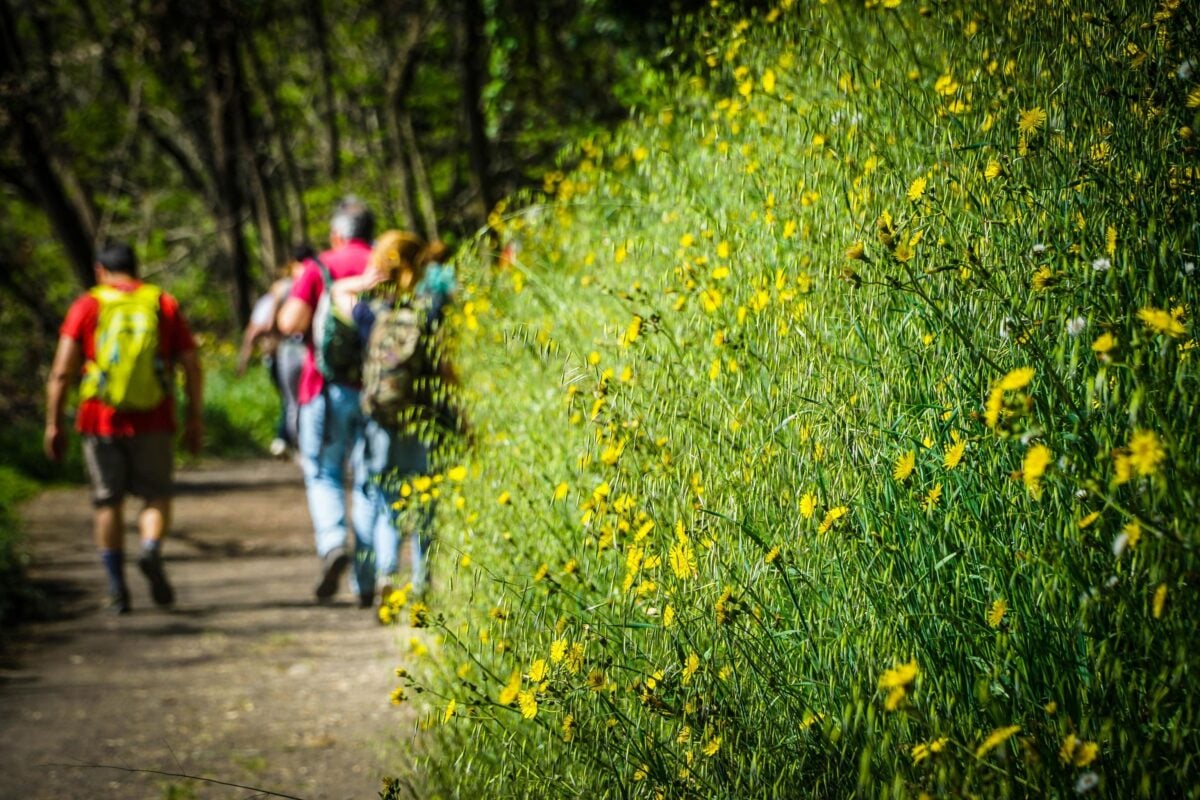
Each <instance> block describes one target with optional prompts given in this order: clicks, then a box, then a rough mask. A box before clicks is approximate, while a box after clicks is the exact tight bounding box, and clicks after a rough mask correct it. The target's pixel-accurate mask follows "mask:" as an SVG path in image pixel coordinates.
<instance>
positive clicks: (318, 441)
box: [300, 384, 374, 593]
mask: <svg viewBox="0 0 1200 800" xmlns="http://www.w3.org/2000/svg"><path fill="white" fill-rule="evenodd" d="M362 453H363V415H362V411H360V410H359V407H358V390H357V389H352V388H350V387H348V386H341V385H338V384H329V385H327V386H326V387H325V390H324V391H323V392H322V393H321V394H319V395H317V396H316V397H314V398H313V399H312V400H310V401H308V402H307V403H305V404H304V405H302V406H301V407H300V463H301V466H302V468H303V470H304V489H305V492H306V494H307V495H308V513H309V516H311V517H312V523H313V533H314V535H315V537H316V543H317V555H318V556H321V557H322V558H324V557H325V556H326V555H328V554H329V552H330V551H332V550H334V549H335V548H337V547H345V546H346V518H347V514H346V489H345V486H346V481H345V475H346V472H345V470H346V462H347V460H349V463H350V469H351V471H352V473H353V475H354V494H353V498H352V501H351V502H352V508H351V510H352V513H353V517H352V518H351V522H352V526H351V527H352V531H353V533H354V541H355V549H356V550H357V548H358V547H359V545H360V543H361V542H362V541H363V538H364V536H367V535H369V534H370V532H371V530H372V529H373V526H374V510H373V506H372V503H371V499H370V498H369V497H368V496H367V494H366V486H367V476H366V470H365V469H364V468H363V463H362ZM351 583H352V586H351V588H353V589H355V590H357V591H358V592H359V593H366V592H370V591H371V590H372V589H373V588H374V581H373V580H368V581H367V582H366V583H365V584H364V583H363V582H361V581H359V580H356V579H355V578H352V579H351Z"/></svg>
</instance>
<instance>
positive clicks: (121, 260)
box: [96, 242, 137, 278]
mask: <svg viewBox="0 0 1200 800" xmlns="http://www.w3.org/2000/svg"><path fill="white" fill-rule="evenodd" d="M96 262H97V263H99V264H100V266H102V267H104V268H105V269H106V270H108V271H109V272H120V273H123V274H125V275H128V276H130V277H131V278H136V277H137V257H136V256H135V255H134V254H133V248H132V247H130V246H129V245H127V244H125V242H109V243H108V244H106V245H104V249H103V250H101V251H100V252H99V253H97V254H96Z"/></svg>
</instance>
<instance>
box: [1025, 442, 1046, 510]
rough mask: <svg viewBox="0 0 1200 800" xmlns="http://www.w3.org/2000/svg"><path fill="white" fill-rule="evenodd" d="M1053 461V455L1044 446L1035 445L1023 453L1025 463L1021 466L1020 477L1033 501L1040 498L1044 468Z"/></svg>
mask: <svg viewBox="0 0 1200 800" xmlns="http://www.w3.org/2000/svg"><path fill="white" fill-rule="evenodd" d="M1053 460H1054V453H1053V452H1052V451H1051V450H1050V448H1049V447H1047V446H1046V445H1044V444H1035V445H1034V446H1033V447H1031V448H1029V450H1027V451H1026V452H1025V461H1024V463H1023V464H1022V466H1021V477H1022V480H1024V481H1025V488H1026V489H1028V490H1029V494H1031V495H1032V496H1033V498H1034V499H1035V500H1039V499H1041V496H1042V476H1043V475H1045V474H1046V468H1047V467H1048V466H1050V462H1051V461H1053Z"/></svg>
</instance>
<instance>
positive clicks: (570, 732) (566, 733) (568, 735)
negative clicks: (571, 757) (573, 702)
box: [562, 714, 575, 742]
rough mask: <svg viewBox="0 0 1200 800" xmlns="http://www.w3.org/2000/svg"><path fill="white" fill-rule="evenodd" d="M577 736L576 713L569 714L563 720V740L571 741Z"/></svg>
mask: <svg viewBox="0 0 1200 800" xmlns="http://www.w3.org/2000/svg"><path fill="white" fill-rule="evenodd" d="M574 738H575V715H574V714H567V715H566V716H565V717H563V721H562V740H563V741H564V742H569V741H571V740H572V739H574Z"/></svg>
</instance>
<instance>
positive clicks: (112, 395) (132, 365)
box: [80, 284, 167, 411]
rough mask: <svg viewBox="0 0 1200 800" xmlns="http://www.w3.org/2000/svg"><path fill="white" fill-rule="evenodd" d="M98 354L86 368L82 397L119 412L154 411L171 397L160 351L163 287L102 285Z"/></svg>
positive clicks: (94, 291)
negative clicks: (159, 338)
mask: <svg viewBox="0 0 1200 800" xmlns="http://www.w3.org/2000/svg"><path fill="white" fill-rule="evenodd" d="M91 295H92V297H95V298H96V301H97V302H98V303H99V304H100V317H99V319H98V320H97V322H96V354H95V358H94V359H93V360H91V361H89V362H88V363H87V365H86V366H85V367H84V376H83V382H82V384H81V386H80V396H81V397H83V398H93V397H94V398H96V399H98V400H100V401H101V402H102V403H104V404H105V405H107V406H112V407H113V408H115V409H117V410H119V411H149V410H150V409H152V408H157V407H158V405H159V404H160V403H162V401H163V400H164V399H165V398H166V396H167V394H166V392H167V390H166V380H165V377H166V368H165V365H164V364H163V361H162V358H161V357H160V356H159V352H158V319H159V313H158V312H159V300H160V298H161V297H162V290H161V289H159V288H158V287H157V286H151V285H149V284H142V285H141V286H139V287H138V288H137V289H135V290H133V291H132V292H123V291H121V290H120V289H117V288H114V287H112V286H105V285H100V286H97V287H95V288H94V289H92V291H91Z"/></svg>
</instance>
